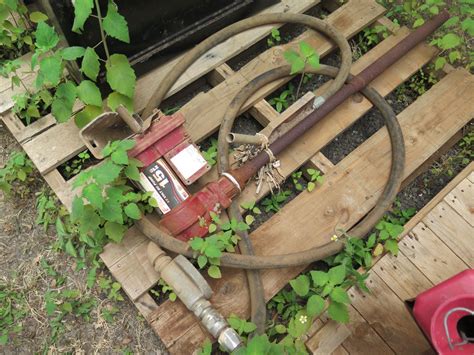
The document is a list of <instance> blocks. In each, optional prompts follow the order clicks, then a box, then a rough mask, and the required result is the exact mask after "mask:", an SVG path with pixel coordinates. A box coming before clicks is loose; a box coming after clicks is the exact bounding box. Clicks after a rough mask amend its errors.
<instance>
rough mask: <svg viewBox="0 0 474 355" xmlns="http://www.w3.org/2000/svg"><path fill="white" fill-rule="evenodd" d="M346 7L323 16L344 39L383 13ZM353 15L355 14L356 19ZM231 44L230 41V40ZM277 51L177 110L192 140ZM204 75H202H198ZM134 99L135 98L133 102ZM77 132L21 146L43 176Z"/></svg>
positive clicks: (324, 48)
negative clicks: (181, 115)
mask: <svg viewBox="0 0 474 355" xmlns="http://www.w3.org/2000/svg"><path fill="white" fill-rule="evenodd" d="M348 6H349V4H347V5H346V6H343V7H342V8H341V9H343V8H345V11H339V10H341V9H339V10H338V11H336V12H335V13H333V14H330V15H329V16H328V17H327V21H328V22H331V23H333V24H334V25H335V26H336V28H338V29H340V30H341V31H342V32H343V33H344V34H345V35H346V36H348V37H349V36H351V35H353V34H354V33H356V32H358V31H359V30H360V29H362V28H363V27H365V26H366V25H367V23H369V22H370V21H374V20H375V19H376V18H377V16H380V15H381V14H382V13H383V11H384V8H383V7H382V6H380V5H377V4H376V3H375V2H373V1H371V0H354V1H351V4H350V11H349V8H348ZM354 12H355V13H356V14H357V17H356V15H355V14H354ZM245 33H247V32H245ZM305 33H306V35H305V36H310V37H308V38H307V41H308V42H310V43H311V44H312V45H313V46H315V47H316V48H317V49H318V51H319V52H320V53H321V55H322V56H323V55H325V54H327V53H329V52H330V51H331V50H332V49H333V48H334V46H333V44H331V42H329V41H328V40H326V39H324V38H323V37H322V36H319V35H315V34H313V33H312V32H311V31H307V32H305ZM231 42H233V40H232V41H231ZM226 43H227V41H226ZM290 45H291V44H288V45H285V46H286V47H288V46H290ZM281 50H282V49H279V47H278V48H277V47H274V48H272V49H270V50H268V51H266V52H264V53H262V54H261V55H260V56H259V57H257V58H255V59H254V60H253V61H251V62H250V63H248V64H247V65H246V66H245V67H244V68H242V69H241V70H240V71H239V72H237V73H236V74H235V75H234V76H232V77H231V78H229V80H226V82H224V83H222V84H221V85H218V86H217V87H215V88H214V89H212V90H210V91H208V92H207V93H206V94H205V95H200V96H197V97H196V98H195V99H194V100H192V101H191V102H189V103H188V104H187V105H185V106H183V107H182V108H181V110H180V112H182V113H184V115H185V117H186V124H185V125H186V128H187V129H188V131H189V133H190V136H191V138H192V139H193V140H194V141H196V142H199V141H200V140H202V139H203V138H205V137H207V136H208V135H209V134H211V133H212V132H214V131H215V130H216V129H217V128H218V126H219V124H220V122H221V119H222V116H223V114H224V112H225V110H226V108H227V107H228V104H229V102H230V100H231V99H232V98H233V97H234V95H235V94H236V93H237V92H239V91H240V90H241V89H242V87H243V86H244V85H245V84H246V83H247V82H248V81H249V80H251V79H252V78H254V77H255V76H257V75H259V74H260V73H262V72H264V71H266V70H268V69H270V68H271V67H272V66H275V65H277V64H278V63H282V62H283V61H284V59H283V58H282V56H281ZM275 51H276V53H277V54H276V55H275V53H274V52H275ZM210 69H212V68H210ZM210 69H209V70H210ZM190 70H191V68H190ZM205 73H206V72H204V73H202V74H205ZM184 77H188V79H189V75H184ZM141 80H142V79H141ZM143 80H144V79H143ZM159 82H160V80H158V79H156V78H154V81H153V83H148V85H147V86H145V87H146V93H151V92H152V89H151V87H153V88H154V87H156V85H157V84H158V83H159ZM189 83H190V81H189V80H188V81H187V84H189ZM137 85H138V84H137ZM274 88H276V87H275V86H272V85H270V86H267V87H265V88H263V89H262V90H260V91H259V92H258V93H257V94H256V95H254V96H253V97H252V99H251V100H249V102H247V104H246V105H245V107H244V108H243V110H242V111H245V110H247V109H248V108H250V107H251V106H252V105H253V104H255V103H256V102H258V101H259V100H261V99H262V98H263V97H264V96H266V95H267V94H268V93H269V92H270V91H268V90H273V89H274ZM137 91H138V90H137ZM138 99H139V98H138V97H137V100H138ZM136 105H137V106H139V104H138V103H136ZM59 131H60V132H61V135H62V136H66V137H67V138H68V139H67V140H65V139H63V137H62V136H61V135H58V132H59ZM78 132H79V129H78V128H77V127H76V126H75V124H74V123H72V124H71V123H69V122H67V123H65V124H60V125H58V126H55V127H53V128H51V129H49V130H48V131H46V132H44V133H43V134H42V135H40V136H38V137H36V138H34V139H32V140H31V141H30V142H28V143H27V144H25V146H26V145H28V146H27V147H26V148H25V150H26V149H28V151H29V152H31V153H32V155H30V158H31V159H32V160H33V162H34V163H35V165H36V167H37V168H38V170H39V171H40V172H41V173H43V174H44V173H46V172H48V171H51V170H52V169H54V168H55V167H57V166H58V165H60V164H61V163H63V162H65V161H66V160H68V159H69V158H71V157H72V156H74V155H76V154H77V153H78V152H80V151H82V150H83V149H84V144H83V142H82V140H81V139H80V138H79V135H78ZM45 145H46V146H53V147H60V148H61V149H55V150H46V149H40V148H38V147H42V146H45ZM33 147H36V149H33Z"/></svg>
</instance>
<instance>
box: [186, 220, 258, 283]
mask: <svg viewBox="0 0 474 355" xmlns="http://www.w3.org/2000/svg"><path fill="white" fill-rule="evenodd" d="M211 218H212V223H210V224H209V225H208V226H207V227H208V230H209V236H208V237H206V238H198V237H195V238H193V239H191V240H190V241H189V246H190V247H191V249H192V250H194V251H195V252H196V254H195V257H197V263H198V266H199V268H200V269H203V268H204V267H206V266H208V269H207V273H208V274H209V276H210V277H212V278H215V279H219V278H221V276H222V275H221V270H220V268H219V266H220V257H221V256H222V252H223V251H226V252H230V253H232V252H234V251H235V245H237V243H238V242H239V240H240V238H239V236H238V235H237V234H236V232H240V231H245V230H248V229H249V226H248V225H247V224H246V223H244V222H238V221H237V220H235V219H231V220H230V221H228V222H222V221H221V219H220V218H219V216H218V215H217V214H215V213H213V212H211ZM203 226H204V222H203Z"/></svg>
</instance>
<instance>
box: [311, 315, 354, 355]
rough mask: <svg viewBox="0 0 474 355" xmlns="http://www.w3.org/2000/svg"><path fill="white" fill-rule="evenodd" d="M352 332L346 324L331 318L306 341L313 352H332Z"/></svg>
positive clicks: (324, 353)
mask: <svg viewBox="0 0 474 355" xmlns="http://www.w3.org/2000/svg"><path fill="white" fill-rule="evenodd" d="M350 334H351V331H350V330H349V328H347V326H346V325H344V324H341V323H338V322H336V321H333V320H330V321H328V322H327V323H326V324H325V325H324V326H323V327H322V328H321V329H320V330H319V331H318V332H317V333H316V334H315V336H314V337H312V338H311V339H310V340H309V341H308V342H306V347H307V348H308V349H309V350H310V351H311V353H313V354H317V355H326V354H332V353H333V352H334V351H335V350H336V349H337V348H338V347H339V346H340V345H341V344H342V343H343V342H344V340H346V339H347V338H348V337H349V335H350Z"/></svg>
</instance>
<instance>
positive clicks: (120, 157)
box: [110, 150, 128, 165]
mask: <svg viewBox="0 0 474 355" xmlns="http://www.w3.org/2000/svg"><path fill="white" fill-rule="evenodd" d="M110 158H111V159H112V161H113V162H114V163H115V164H120V165H126V164H128V154H127V152H126V151H125V150H116V151H114V152H113V153H112V154H111V155H110Z"/></svg>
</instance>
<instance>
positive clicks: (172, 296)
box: [150, 279, 177, 302]
mask: <svg viewBox="0 0 474 355" xmlns="http://www.w3.org/2000/svg"><path fill="white" fill-rule="evenodd" d="M158 287H159V288H160V292H158V291H157V290H155V289H151V290H150V292H151V293H152V294H153V295H155V296H157V297H160V296H161V295H167V296H168V299H169V300H170V301H171V302H174V301H176V298H177V296H176V293H174V291H173V288H172V287H171V286H170V285H168V284H167V283H166V282H165V281H164V280H163V279H160V280H159V281H158Z"/></svg>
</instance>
